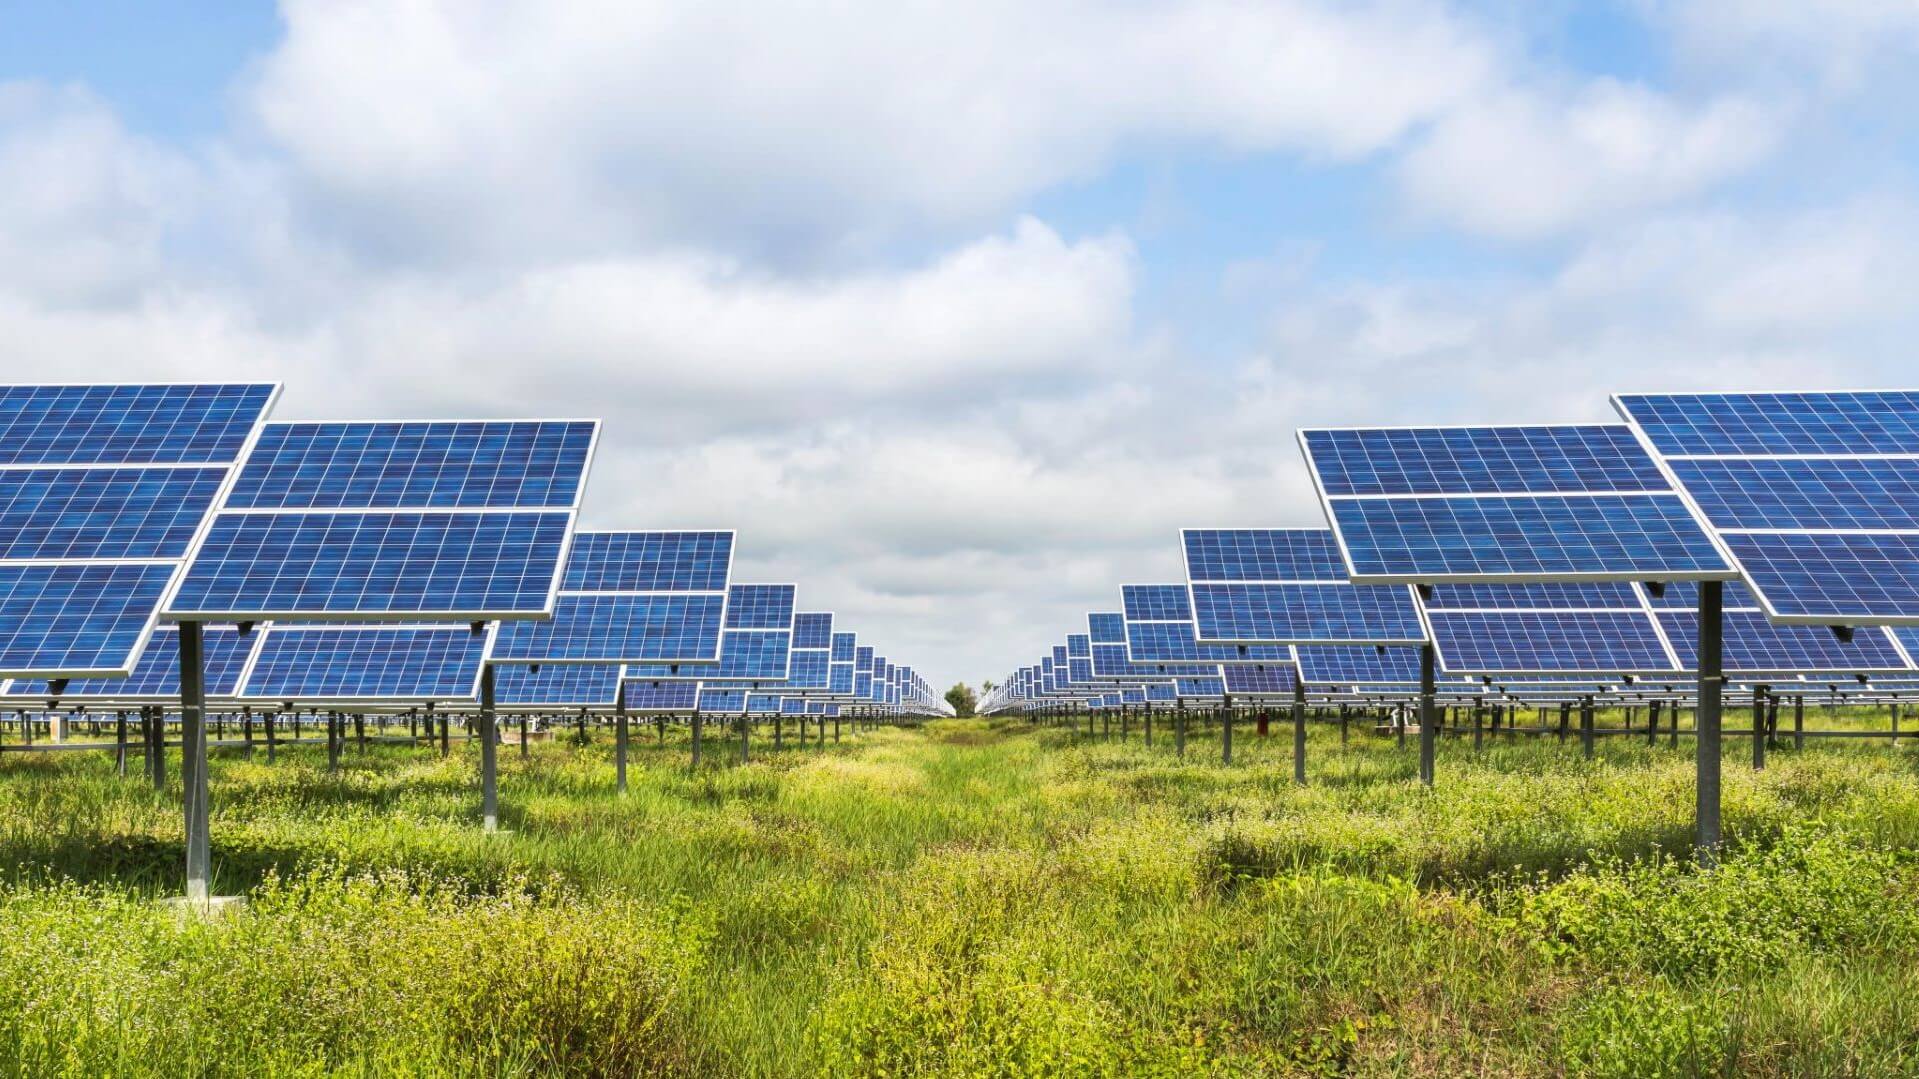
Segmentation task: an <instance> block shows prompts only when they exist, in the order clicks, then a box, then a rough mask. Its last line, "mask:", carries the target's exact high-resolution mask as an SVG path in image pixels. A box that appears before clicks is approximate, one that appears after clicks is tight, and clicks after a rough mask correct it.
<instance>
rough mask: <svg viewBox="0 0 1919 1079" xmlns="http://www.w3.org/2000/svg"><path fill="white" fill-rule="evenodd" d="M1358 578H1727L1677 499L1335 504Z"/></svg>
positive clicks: (1722, 562)
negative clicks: (1668, 576) (1673, 576)
mask: <svg viewBox="0 0 1919 1079" xmlns="http://www.w3.org/2000/svg"><path fill="white" fill-rule="evenodd" d="M1332 510H1333V518H1334V521H1335V523H1336V524H1337V525H1338V526H1339V533H1340V537H1341V539H1342V540H1343V541H1344V543H1345V545H1346V550H1347V552H1348V553H1349V554H1350V555H1351V557H1352V563H1353V577H1354V579H1355V580H1362V579H1374V580H1403V581H1434V582H1437V581H1441V580H1444V579H1446V578H1449V577H1533V578H1555V577H1556V578H1562V579H1563V578H1577V577H1579V576H1581V575H1601V574H1604V575H1611V576H1619V577H1630V578H1646V577H1656V576H1662V575H1675V574H1690V575H1694V576H1724V575H1726V573H1727V565H1726V561H1725V559H1724V557H1723V556H1721V555H1720V553H1719V551H1718V549H1717V548H1716V547H1714V546H1713V543H1712V540H1711V539H1710V538H1709V537H1708V536H1707V535H1706V533H1705V531H1704V529H1702V528H1700V526H1699V524H1698V522H1697V521H1695V520H1694V519H1693V517H1692V514H1691V511H1689V510H1687V509H1686V506H1685V503H1684V502H1683V501H1681V500H1680V498H1679V496H1677V495H1671V494H1668V495H1641V496H1633V497H1622V496H1612V495H1600V496H1592V497H1580V498H1569V497H1559V496H1542V497H1507V498H1490V499H1432V498H1422V499H1338V500H1335V501H1334V502H1333V503H1332Z"/></svg>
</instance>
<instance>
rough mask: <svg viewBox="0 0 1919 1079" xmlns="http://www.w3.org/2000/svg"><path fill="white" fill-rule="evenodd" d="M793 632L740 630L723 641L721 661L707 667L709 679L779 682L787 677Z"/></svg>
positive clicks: (728, 635)
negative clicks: (716, 664) (715, 665)
mask: <svg viewBox="0 0 1919 1079" xmlns="http://www.w3.org/2000/svg"><path fill="white" fill-rule="evenodd" d="M791 642H792V634H790V633H787V632H785V631H778V632H775V631H770V630H738V631H733V632H729V633H727V634H725V635H724V636H723V637H722V638H721V640H720V662H719V665H718V666H717V667H709V668H706V671H707V674H706V675H705V676H704V677H705V678H706V679H708V680H715V679H741V680H746V681H753V682H765V681H779V680H782V679H784V678H785V677H786V671H787V659H788V652H789V650H790V648H791Z"/></svg>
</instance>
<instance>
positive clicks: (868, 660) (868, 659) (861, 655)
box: [853, 645, 873, 672]
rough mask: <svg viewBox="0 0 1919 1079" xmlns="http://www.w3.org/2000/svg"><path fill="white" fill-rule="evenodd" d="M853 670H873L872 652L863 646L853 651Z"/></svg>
mask: <svg viewBox="0 0 1919 1079" xmlns="http://www.w3.org/2000/svg"><path fill="white" fill-rule="evenodd" d="M853 664H854V667H853V669H854V670H856V671H862V672H864V671H871V670H872V669H873V650H872V649H871V648H868V647H866V646H864V645H862V646H860V647H858V648H856V649H854V650H853Z"/></svg>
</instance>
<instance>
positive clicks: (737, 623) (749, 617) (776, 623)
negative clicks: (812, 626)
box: [726, 584, 795, 629]
mask: <svg viewBox="0 0 1919 1079" xmlns="http://www.w3.org/2000/svg"><path fill="white" fill-rule="evenodd" d="M794 591H795V590H794V587H793V586H792V585H790V584H736V585H734V586H732V587H731V588H729V589H728V590H727V596H726V628H727V629H791V628H792V626H793V593H794Z"/></svg>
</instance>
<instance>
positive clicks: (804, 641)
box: [793, 613, 833, 648]
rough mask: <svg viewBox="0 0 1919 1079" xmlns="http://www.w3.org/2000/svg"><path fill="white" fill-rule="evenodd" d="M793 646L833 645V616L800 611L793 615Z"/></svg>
mask: <svg viewBox="0 0 1919 1079" xmlns="http://www.w3.org/2000/svg"><path fill="white" fill-rule="evenodd" d="M793 647H795V648H831V647H833V616H832V615H830V614H816V613H802V614H796V615H794V616H793Z"/></svg>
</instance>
